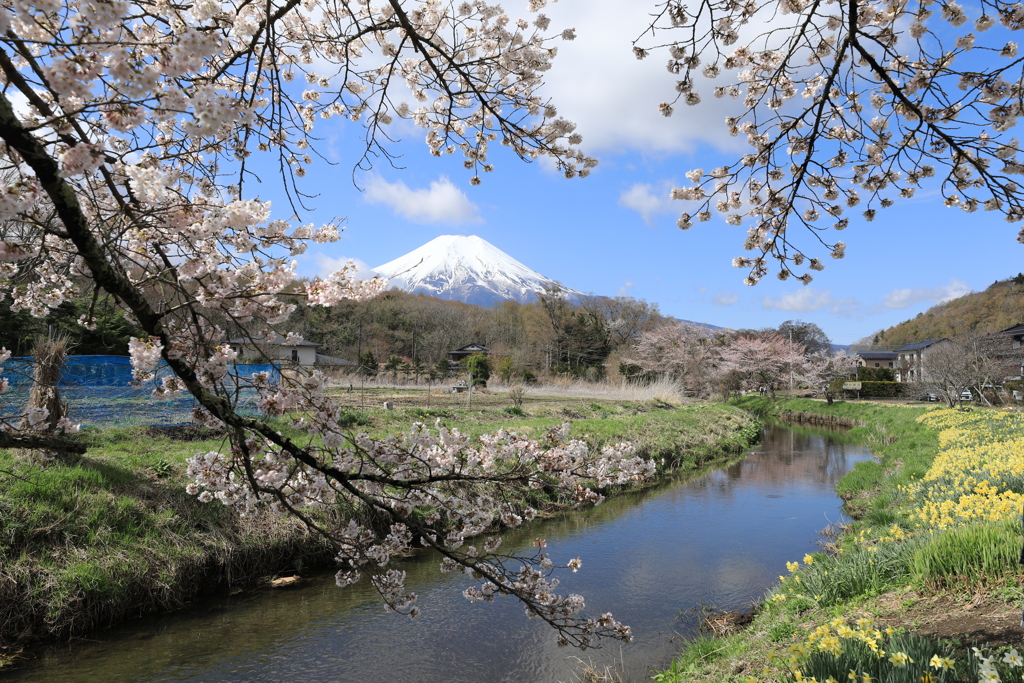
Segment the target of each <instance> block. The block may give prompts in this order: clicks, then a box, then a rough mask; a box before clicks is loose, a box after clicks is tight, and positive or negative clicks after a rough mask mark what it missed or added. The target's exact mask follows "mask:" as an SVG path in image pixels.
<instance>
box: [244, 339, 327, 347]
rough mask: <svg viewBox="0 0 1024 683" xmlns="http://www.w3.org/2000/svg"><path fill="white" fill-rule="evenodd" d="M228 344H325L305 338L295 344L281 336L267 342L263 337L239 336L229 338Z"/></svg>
mask: <svg viewBox="0 0 1024 683" xmlns="http://www.w3.org/2000/svg"><path fill="white" fill-rule="evenodd" d="M228 344H274V345H276V346H323V344H317V343H316V342H311V341H306V340H305V339H303V340H302V341H300V342H296V343H294V344H288V343H285V338H284V337H281V338H280V339H278V340H277V341H273V342H267V341H264V340H263V337H252V338H247V337H238V338H237V339H229V340H228Z"/></svg>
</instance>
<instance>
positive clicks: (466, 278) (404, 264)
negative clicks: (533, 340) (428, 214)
mask: <svg viewBox="0 0 1024 683" xmlns="http://www.w3.org/2000/svg"><path fill="white" fill-rule="evenodd" d="M374 270H375V271H376V272H377V274H378V275H380V276H382V277H386V278H389V279H390V280H391V284H392V285H393V286H395V287H397V288H398V289H400V290H402V291H403V292H409V293H419V292H423V293H424V294H428V295H430V296H435V297H437V298H439V299H450V300H454V301H463V302H465V303H468V304H476V305H478V306H491V305H493V304H494V303H495V302H498V301H505V300H509V299H511V300H514V301H519V302H522V303H526V302H528V301H533V300H535V299H536V298H537V293H538V292H541V291H543V290H544V289H545V287H548V288H560V289H561V290H562V292H563V293H565V294H566V295H567V296H568V297H570V298H575V297H579V296H582V294H581V293H580V292H577V291H576V290H574V289H568V288H565V287H561V285H559V284H558V283H557V282H555V281H554V280H552V279H550V278H547V277H544V276H543V275H541V274H540V273H538V272H537V271H535V270H533V269H531V268H528V267H526V266H524V265H523V264H522V263H520V262H519V261H517V260H515V259H514V258H512V257H511V256H509V255H508V254H506V253H505V252H503V251H502V250H501V249H498V248H497V247H496V246H494V245H493V244H491V243H490V242H488V241H486V240H483V239H481V238H479V237H477V236H476V235H471V236H468V237H467V236H464V235H441V236H440V237H435V238H434V239H432V240H430V241H429V242H427V243H426V244H424V245H423V246H422V247H420V248H418V249H414V250H413V251H410V252H409V253H408V254H406V255H405V256H399V257H398V258H396V259H395V260H394V261H388V262H387V263H385V264H384V265H381V266H377V267H376V268H374Z"/></svg>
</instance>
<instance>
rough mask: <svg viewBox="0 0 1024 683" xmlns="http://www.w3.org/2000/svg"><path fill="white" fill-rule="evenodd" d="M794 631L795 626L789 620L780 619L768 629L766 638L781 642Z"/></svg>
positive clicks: (790, 636) (791, 635) (788, 637)
mask: <svg viewBox="0 0 1024 683" xmlns="http://www.w3.org/2000/svg"><path fill="white" fill-rule="evenodd" d="M795 633H796V626H794V625H793V624H792V623H791V622H789V621H780V622H779V623H777V624H775V625H774V626H772V627H771V628H770V629H768V640H770V641H772V642H773V643H781V642H784V641H786V640H789V639H790V638H792V637H793V634H795Z"/></svg>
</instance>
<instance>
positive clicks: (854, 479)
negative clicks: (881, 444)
mask: <svg viewBox="0 0 1024 683" xmlns="http://www.w3.org/2000/svg"><path fill="white" fill-rule="evenodd" d="M884 474H885V472H884V470H883V469H882V466H881V465H879V464H878V463H877V462H875V461H874V460H866V461H864V462H859V463H857V464H856V465H854V466H853V469H852V470H850V471H849V472H847V473H846V474H845V475H844V476H843V478H842V479H840V480H839V481H838V482H837V483H836V493H838V494H839V497H840V498H843V499H844V500H849V499H850V498H853V497H854V496H855V495H857V494H859V493H862V492H865V491H872V490H874V489H876V488H878V485H879V484H880V483H881V481H882V476H883V475H884Z"/></svg>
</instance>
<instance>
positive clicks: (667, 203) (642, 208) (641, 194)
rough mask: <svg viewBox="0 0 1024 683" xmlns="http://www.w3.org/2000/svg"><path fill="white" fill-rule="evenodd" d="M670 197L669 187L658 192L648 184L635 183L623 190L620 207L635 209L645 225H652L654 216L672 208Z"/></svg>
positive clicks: (620, 196)
mask: <svg viewBox="0 0 1024 683" xmlns="http://www.w3.org/2000/svg"><path fill="white" fill-rule="evenodd" d="M668 195H669V190H668V187H665V188H662V189H661V190H657V191H656V190H655V189H654V187H653V186H651V185H648V184H647V183H634V184H633V186H632V187H630V188H629V189H628V190H623V191H622V194H620V195H619V206H624V207H625V208H627V209H633V211H636V212H637V213H638V214H640V217H641V218H643V219H644V223H646V224H647V225H650V224H651V217H652V216H654V215H655V214H659V213H664V212H666V211H669V210H670V209H671V208H672V207H671V204H672V202H671V200H670V199H669V198H668Z"/></svg>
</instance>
